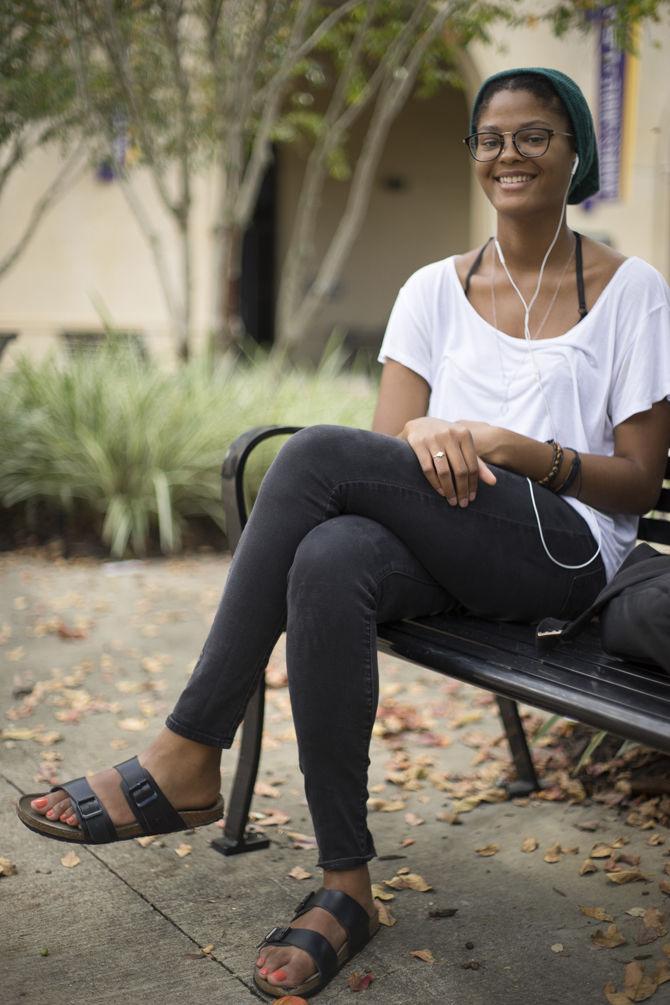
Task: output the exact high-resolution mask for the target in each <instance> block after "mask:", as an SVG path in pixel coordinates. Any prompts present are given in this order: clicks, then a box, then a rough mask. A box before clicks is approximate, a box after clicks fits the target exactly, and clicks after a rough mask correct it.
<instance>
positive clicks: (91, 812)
mask: <svg viewBox="0 0 670 1005" xmlns="http://www.w3.org/2000/svg"><path fill="white" fill-rule="evenodd" d="M87 803H93V807H92V809H86V804H87ZM79 812H80V813H81V816H82V819H83V820H92V819H93V817H100V816H102V810H101V809H100V804H99V803H98V797H97V796H86V798H85V799H80V800H79Z"/></svg>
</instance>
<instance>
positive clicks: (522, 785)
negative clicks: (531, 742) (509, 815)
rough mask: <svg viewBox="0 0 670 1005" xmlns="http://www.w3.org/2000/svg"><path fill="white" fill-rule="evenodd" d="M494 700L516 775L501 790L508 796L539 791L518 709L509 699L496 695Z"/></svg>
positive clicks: (539, 784)
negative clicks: (505, 791) (496, 703)
mask: <svg viewBox="0 0 670 1005" xmlns="http://www.w3.org/2000/svg"><path fill="white" fill-rule="evenodd" d="M496 700H497V702H498V710H499V712H500V718H501V719H502V722H503V726H504V727H505V733H506V734H507V742H508V743H509V746H510V750H511V751H512V758H513V760H514V766H515V768H516V773H517V777H516V779H515V780H514V781H513V782H504V783H503V784H502V788H505V789H507V794H508V795H509V796H527V795H529V793H531V792H534V791H536V790H537V789H541V788H542V784H541V782H540V781H539V779H538V777H537V775H536V774H535V765H534V764H533V758H532V756H531V753H530V750H529V749H528V742H527V740H526V734H525V732H524V728H523V724H522V722H521V717H520V716H519V708H518V705H517V703H516V702H515V701H512V699H511V698H502V697H501V696H500V695H496Z"/></svg>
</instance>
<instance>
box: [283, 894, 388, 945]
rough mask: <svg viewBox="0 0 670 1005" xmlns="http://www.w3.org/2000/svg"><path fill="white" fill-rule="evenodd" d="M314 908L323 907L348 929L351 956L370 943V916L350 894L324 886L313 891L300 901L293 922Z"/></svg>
mask: <svg viewBox="0 0 670 1005" xmlns="http://www.w3.org/2000/svg"><path fill="white" fill-rule="evenodd" d="M313 907H322V908H323V909H324V910H325V911H329V912H330V913H331V914H332V915H333V917H334V918H337V920H338V921H339V923H340V924H341V925H342V927H343V928H345V929H346V931H347V933H348V936H349V951H350V953H351V954H353V953H357V952H358V950H359V949H362V948H363V946H364V945H365V944H366V942H368V940H369V938H370V916H369V915H368V912H367V911H366V910H365V908H363V907H361V905H360V904H359V903H358V901H356V900H354V898H353V897H350V896H349V894H348V893H344V891H343V890H326V888H325V887H323V886H322V887H321V889H320V890H312V892H311V893H308V894H307V896H306V897H303V899H302V900H301V901H300V903H299V904H298V906H297V907H296V913H295V914H294V915H293V917H292V918H291V921H295V919H296V918H299V917H300V916H301V915H302V914H305V912H306V911H311V910H312V908H313Z"/></svg>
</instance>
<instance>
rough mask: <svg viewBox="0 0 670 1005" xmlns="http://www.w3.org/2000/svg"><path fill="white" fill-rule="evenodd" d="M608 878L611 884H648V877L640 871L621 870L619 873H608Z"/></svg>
mask: <svg viewBox="0 0 670 1005" xmlns="http://www.w3.org/2000/svg"><path fill="white" fill-rule="evenodd" d="M607 878H608V879H609V881H610V882H611V883H617V884H618V885H619V886H620V885H621V884H622V883H646V882H648V881H649V879H648V877H647V876H645V875H643V873H641V872H640V870H639V869H621V870H620V871H619V872H608V873H607Z"/></svg>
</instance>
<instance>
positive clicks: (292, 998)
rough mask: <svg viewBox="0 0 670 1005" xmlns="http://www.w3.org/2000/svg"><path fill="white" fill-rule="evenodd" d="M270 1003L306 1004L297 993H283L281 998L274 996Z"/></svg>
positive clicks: (280, 1004) (277, 1004) (274, 1004)
mask: <svg viewBox="0 0 670 1005" xmlns="http://www.w3.org/2000/svg"><path fill="white" fill-rule="evenodd" d="M272 1005H308V1003H307V1002H306V1001H305V999H304V998H298V997H297V995H284V997H283V998H276V999H275V1001H273V1003H272Z"/></svg>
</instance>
